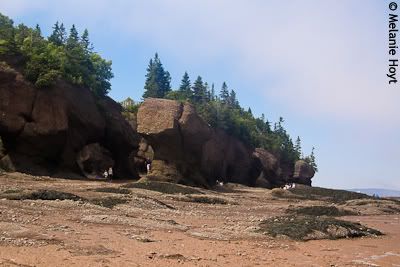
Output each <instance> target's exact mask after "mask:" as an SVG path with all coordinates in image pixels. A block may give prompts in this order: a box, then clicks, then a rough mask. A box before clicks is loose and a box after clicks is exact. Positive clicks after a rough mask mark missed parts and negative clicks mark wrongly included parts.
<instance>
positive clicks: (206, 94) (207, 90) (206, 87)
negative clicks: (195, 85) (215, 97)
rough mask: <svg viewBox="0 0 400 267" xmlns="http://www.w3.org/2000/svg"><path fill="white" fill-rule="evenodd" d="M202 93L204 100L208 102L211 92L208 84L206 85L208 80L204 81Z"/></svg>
mask: <svg viewBox="0 0 400 267" xmlns="http://www.w3.org/2000/svg"><path fill="white" fill-rule="evenodd" d="M204 94H205V98H204V101H205V102H209V101H210V100H211V92H210V86H209V85H208V82H205V83H204Z"/></svg>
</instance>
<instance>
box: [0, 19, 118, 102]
mask: <svg viewBox="0 0 400 267" xmlns="http://www.w3.org/2000/svg"><path fill="white" fill-rule="evenodd" d="M14 54H17V55H19V56H21V57H22V58H23V66H22V67H23V71H24V74H25V76H26V77H27V79H28V80H30V81H31V82H32V83H33V84H35V86H36V87H38V88H43V87H50V86H52V85H53V84H54V83H55V82H56V80H57V79H58V78H63V79H65V80H67V81H69V82H71V83H73V84H77V85H81V86H84V87H87V88H90V89H91V90H92V91H93V92H94V93H95V94H96V95H97V96H99V97H101V96H105V95H107V94H108V92H109V91H110V89H111V84H110V80H111V79H112V78H113V73H112V71H111V64H112V63H111V61H107V60H105V59H103V58H101V57H100V56H99V55H98V54H97V53H95V52H93V46H92V44H91V43H90V41H89V32H88V31H87V30H85V31H84V32H83V34H82V36H81V37H79V33H78V31H77V29H76V27H75V25H72V28H71V29H70V33H69V36H68V38H67V34H66V31H65V27H64V25H63V24H62V23H61V24H59V22H56V23H55V24H54V27H53V32H52V33H51V35H50V36H49V38H48V39H47V40H46V39H45V38H43V36H42V34H41V29H40V27H39V25H36V27H35V28H34V29H32V28H29V27H27V26H25V25H23V24H20V25H18V26H17V27H14V26H13V21H12V20H10V19H9V18H8V17H6V16H4V15H2V14H0V55H14Z"/></svg>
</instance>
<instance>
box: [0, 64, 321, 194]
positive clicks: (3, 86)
mask: <svg viewBox="0 0 400 267" xmlns="http://www.w3.org/2000/svg"><path fill="white" fill-rule="evenodd" d="M138 133H139V134H140V135H139V134H138ZM0 138H1V139H0V168H2V169H6V170H10V171H22V172H28V173H32V174H37V175H59V176H60V173H61V174H65V173H79V174H81V175H85V176H87V177H94V176H98V175H99V174H101V173H102V172H103V171H104V170H105V169H107V168H108V167H111V166H113V169H114V175H115V176H116V177H118V176H119V177H124V178H129V177H138V175H137V173H138V172H145V171H146V169H145V164H144V162H145V160H146V159H148V158H149V159H151V160H153V163H152V168H151V172H150V174H149V178H150V179H157V180H163V181H170V182H178V183H185V184H189V185H197V186H203V187H209V186H212V185H214V184H215V181H216V180H221V181H225V182H236V183H241V184H246V185H251V186H254V185H257V186H263V187H269V188H271V187H275V186H280V185H282V184H284V183H286V182H288V181H295V182H298V183H304V184H311V178H312V177H313V175H314V170H313V169H312V168H311V166H309V165H308V164H307V163H306V162H304V161H298V162H296V164H295V166H286V165H284V164H282V163H281V162H280V160H279V157H277V156H276V155H274V154H272V153H270V152H269V151H267V150H265V149H261V148H256V149H255V148H253V147H251V146H249V145H246V144H244V143H243V142H241V141H240V140H239V139H237V138H235V137H233V136H230V135H229V134H227V133H226V132H224V131H222V130H219V129H213V128H212V127H210V126H209V125H208V124H207V123H206V122H205V121H204V120H203V119H201V118H200V117H199V115H198V114H197V113H196V110H195V108H194V107H193V106H192V105H191V104H188V103H185V104H183V103H180V102H177V101H173V100H167V99H153V98H148V99H146V100H145V101H144V102H143V103H142V105H141V106H140V108H139V111H138V113H137V116H135V115H134V114H133V113H124V112H123V110H122V107H121V106H120V104H118V103H116V102H115V101H113V100H112V99H111V98H109V97H103V98H97V97H95V96H94V95H93V94H92V93H91V92H90V91H89V90H88V89H86V88H82V87H78V86H72V85H70V84H69V83H66V82H64V81H61V80H60V81H57V83H56V84H55V86H53V87H51V88H47V89H37V88H35V87H34V86H33V85H32V84H31V83H29V82H27V81H26V80H25V79H24V77H23V76H22V74H21V73H19V72H18V71H17V70H15V69H13V68H11V67H9V66H6V65H5V64H0ZM103 169H104V170H103ZM61 176H64V177H65V175H61Z"/></svg>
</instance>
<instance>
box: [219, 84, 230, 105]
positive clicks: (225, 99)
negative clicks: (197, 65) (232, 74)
mask: <svg viewBox="0 0 400 267" xmlns="http://www.w3.org/2000/svg"><path fill="white" fill-rule="evenodd" d="M219 97H220V98H221V101H222V103H224V104H227V103H228V101H229V91H228V86H227V85H226V83H225V82H224V83H223V84H222V87H221V92H220V93H219Z"/></svg>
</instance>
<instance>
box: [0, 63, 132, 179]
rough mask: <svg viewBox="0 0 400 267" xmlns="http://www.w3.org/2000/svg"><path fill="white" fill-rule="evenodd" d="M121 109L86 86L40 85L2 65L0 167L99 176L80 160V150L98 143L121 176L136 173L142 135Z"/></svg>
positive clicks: (60, 82) (0, 78)
mask: <svg viewBox="0 0 400 267" xmlns="http://www.w3.org/2000/svg"><path fill="white" fill-rule="evenodd" d="M121 111H122V110H121V107H120V106H119V104H117V103H116V102H114V101H113V100H112V99H110V98H108V97H106V98H104V99H96V97H95V96H94V95H93V94H92V93H91V92H90V91H89V90H88V89H86V88H81V87H77V86H72V85H70V84H68V83H66V82H63V81H58V82H57V83H56V85H55V86H53V87H52V88H48V89H37V88H35V87H34V86H33V85H32V84H31V83H29V82H27V81H26V80H25V79H24V77H23V76H22V75H21V73H19V72H18V71H16V70H15V69H13V68H11V67H9V66H6V65H5V64H2V65H1V66H0V136H1V138H2V141H3V146H4V151H3V152H2V153H1V154H2V155H1V156H2V157H1V159H0V166H2V167H3V168H4V169H7V170H11V171H13V170H17V171H23V172H28V173H33V174H39V175H61V176H68V175H67V174H68V173H79V174H86V175H92V176H96V175H99V173H98V171H95V169H93V168H92V167H89V166H90V165H88V164H86V165H85V164H82V162H83V161H82V153H81V150H82V149H85V151H84V152H85V153H86V154H85V155H93V153H89V154H88V150H90V149H91V148H93V147H96V148H98V146H100V147H102V148H101V149H100V150H99V149H97V150H96V151H97V152H98V151H103V152H104V151H109V153H110V155H111V157H112V159H113V161H114V162H115V163H114V165H113V166H109V167H114V170H115V174H116V175H117V176H123V177H127V176H128V177H137V173H136V171H135V170H133V169H132V168H131V167H130V163H129V161H128V156H129V154H130V153H131V152H132V151H134V150H136V149H137V146H138V143H139V136H138V135H137V134H136V132H135V131H134V130H133V129H132V127H131V126H130V125H129V124H128V122H127V121H126V120H125V119H124V118H123V117H122V115H121ZM95 143H96V144H98V145H97V146H89V147H87V145H90V144H95ZM106 153H108V152H106ZM97 156H99V155H98V153H97ZM86 160H87V159H86ZM82 166H86V169H85V170H83V169H82Z"/></svg>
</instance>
